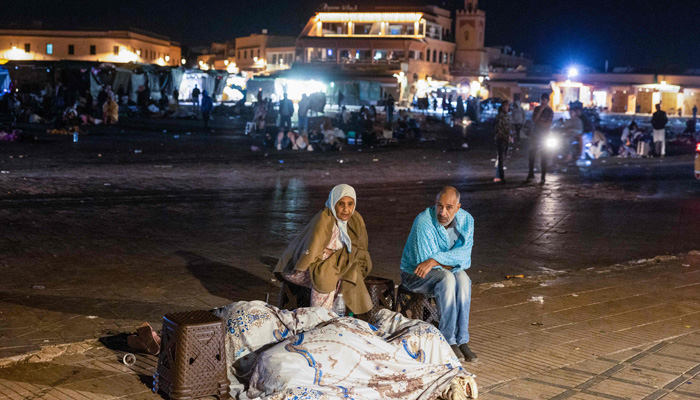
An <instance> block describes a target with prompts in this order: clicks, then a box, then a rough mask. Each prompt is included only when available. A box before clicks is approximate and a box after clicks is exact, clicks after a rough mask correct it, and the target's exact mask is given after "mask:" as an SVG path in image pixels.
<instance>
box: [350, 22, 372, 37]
mask: <svg viewBox="0 0 700 400" xmlns="http://www.w3.org/2000/svg"><path fill="white" fill-rule="evenodd" d="M352 27H353V28H352V33H353V34H354V35H369V34H371V33H372V24H363V23H357V24H353V26H352Z"/></svg>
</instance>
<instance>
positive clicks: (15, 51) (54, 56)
mask: <svg viewBox="0 0 700 400" xmlns="http://www.w3.org/2000/svg"><path fill="white" fill-rule="evenodd" d="M71 47H72V50H73V51H72V54H71V51H70V50H71ZM27 50H28V51H27ZM93 53H94V54H93ZM180 57H181V50H180V46H178V45H174V44H172V43H171V42H170V41H168V40H164V39H160V38H151V37H148V36H146V35H143V34H138V33H134V32H129V31H100V32H79V31H18V30H0V58H5V59H8V60H34V61H61V60H77V61H96V62H115V63H126V62H140V63H146V64H160V65H171V66H177V65H180Z"/></svg>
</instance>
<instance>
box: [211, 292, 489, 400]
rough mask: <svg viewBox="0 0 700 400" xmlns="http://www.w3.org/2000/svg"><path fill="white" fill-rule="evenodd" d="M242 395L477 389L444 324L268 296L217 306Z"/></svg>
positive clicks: (416, 398)
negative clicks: (371, 318)
mask: <svg viewBox="0 0 700 400" xmlns="http://www.w3.org/2000/svg"><path fill="white" fill-rule="evenodd" d="M216 313H217V315H219V316H220V317H221V318H222V319H223V320H224V322H225V325H226V356H227V365H228V375H229V379H230V380H231V382H232V384H231V395H232V396H233V397H234V398H236V399H264V400H283V399H285V400H286V399H323V400H333V399H348V398H352V399H356V400H373V399H377V400H378V399H387V398H394V399H402V400H439V399H443V400H466V399H468V398H476V397H477V396H478V392H477V386H476V382H475V381H474V377H475V376H474V375H473V374H470V373H469V372H467V371H465V370H464V369H463V368H462V365H461V364H460V362H459V361H458V360H457V358H456V357H455V355H454V353H453V352H452V350H451V349H450V346H449V344H448V343H447V341H446V340H445V338H444V337H443V336H442V334H441V333H440V331H439V330H438V329H437V328H435V327H434V326H433V325H430V324H427V323H425V322H423V321H419V320H412V319H408V318H405V317H404V316H402V315H401V314H398V313H395V312H392V311H390V310H386V309H384V310H381V311H379V313H378V314H377V318H376V323H375V325H370V324H369V323H367V322H364V321H361V320H358V319H355V318H352V317H342V318H340V317H338V316H337V315H336V314H334V313H333V312H332V311H330V310H328V309H326V308H323V307H311V308H299V309H297V310H294V311H288V310H280V309H278V308H276V307H274V306H271V305H269V304H266V303H264V302H262V301H251V302H237V303H233V304H231V305H229V306H226V307H223V308H220V309H217V310H216Z"/></svg>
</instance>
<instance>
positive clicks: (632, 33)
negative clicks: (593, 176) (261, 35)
mask: <svg viewBox="0 0 700 400" xmlns="http://www.w3.org/2000/svg"><path fill="white" fill-rule="evenodd" d="M323 2H324V1H323V0H321V1H318V2H316V1H309V0H306V1H300V0H232V1H208V2H205V1H191V0H190V1H181V0H171V1H164V0H150V1H144V0H121V1H112V0H79V1H71V0H65V1H56V0H50V1H49V0H26V1H20V0H14V1H5V2H3V5H2V7H3V10H2V12H1V13H0V23H2V25H3V26H7V24H8V23H11V24H13V25H15V26H21V24H25V23H26V24H32V21H42V22H43V26H44V27H47V28H48V27H55V28H80V27H86V28H97V29H102V28H107V29H119V28H125V27H136V28H141V29H146V30H150V31H153V32H156V33H161V34H163V35H166V36H169V37H170V38H171V39H172V40H175V41H178V42H180V43H181V44H182V45H184V46H198V45H207V44H209V43H211V42H212V41H225V40H226V39H230V38H235V37H236V36H245V35H248V34H250V33H253V32H260V31H261V30H262V29H263V28H267V29H268V31H269V33H271V34H284V35H297V34H298V33H299V32H300V31H301V29H302V28H303V26H304V25H305V23H306V22H307V21H308V19H309V18H310V16H311V15H313V12H314V10H315V8H316V7H317V5H318V4H320V3H323ZM328 3H329V4H359V5H363V4H377V1H376V0H371V1H368V0H359V1H348V2H340V3H338V2H332V1H329V2H328ZM455 3H457V4H462V2H461V1H459V0H433V1H430V0H401V1H395V0H386V1H385V2H384V3H383V4H386V5H392V4H397V5H401V4H414V5H421V4H438V5H445V6H447V5H452V4H455ZM205 4H206V7H204V6H203V5H205ZM690 4H695V5H694V6H690ZM481 8H482V9H484V10H486V12H487V20H486V26H487V32H486V42H487V43H486V44H487V45H504V44H507V45H511V46H512V47H513V48H514V49H515V50H517V51H523V52H525V53H527V54H530V55H531V56H532V57H534V59H535V61H536V62H537V63H538V64H550V65H552V66H554V67H556V68H563V67H565V66H566V65H568V64H570V63H578V64H581V65H584V66H589V67H592V68H596V69H603V68H604V64H605V60H609V61H610V66H611V67H619V66H635V67H645V68H655V69H666V70H671V69H673V70H683V69H686V68H700V51H698V50H700V44H699V43H698V42H699V41H700V34H699V33H700V1H699V0H686V1H681V0H646V1H644V0H586V1H582V0H481Z"/></svg>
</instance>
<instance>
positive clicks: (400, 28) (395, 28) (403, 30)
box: [387, 22, 416, 35]
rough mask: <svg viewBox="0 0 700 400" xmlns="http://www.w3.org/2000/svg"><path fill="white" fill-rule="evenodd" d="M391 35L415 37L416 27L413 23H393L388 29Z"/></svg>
mask: <svg viewBox="0 0 700 400" xmlns="http://www.w3.org/2000/svg"><path fill="white" fill-rule="evenodd" d="M387 34H389V35H415V34H416V33H415V26H414V25H413V23H412V22H411V23H406V24H399V23H392V24H391V25H389V27H388V29H387Z"/></svg>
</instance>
